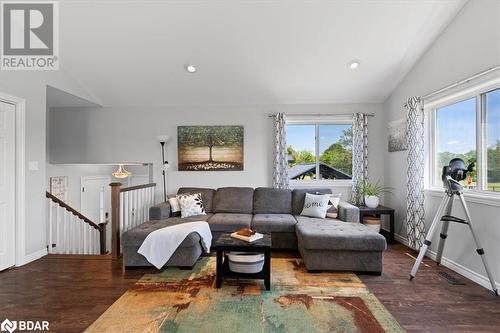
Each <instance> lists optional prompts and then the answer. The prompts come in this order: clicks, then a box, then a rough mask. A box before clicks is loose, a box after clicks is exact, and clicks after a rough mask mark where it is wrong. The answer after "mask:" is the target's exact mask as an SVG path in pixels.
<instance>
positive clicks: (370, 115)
mask: <svg viewBox="0 0 500 333" xmlns="http://www.w3.org/2000/svg"><path fill="white" fill-rule="evenodd" d="M363 114H364V115H365V116H368V117H375V113H374V112H370V113H363ZM286 115H287V116H292V117H330V116H339V117H351V116H352V113H347V114H338V113H286ZM267 116H268V117H274V116H276V113H269V114H268V115H267Z"/></svg>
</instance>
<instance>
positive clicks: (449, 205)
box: [410, 189, 498, 296]
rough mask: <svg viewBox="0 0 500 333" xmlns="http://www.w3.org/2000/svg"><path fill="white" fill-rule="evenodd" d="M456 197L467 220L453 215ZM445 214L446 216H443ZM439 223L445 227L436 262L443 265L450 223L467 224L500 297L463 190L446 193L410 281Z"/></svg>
mask: <svg viewBox="0 0 500 333" xmlns="http://www.w3.org/2000/svg"><path fill="white" fill-rule="evenodd" d="M455 196H458V198H459V199H460V203H461V204H462V208H463V210H464V212H465V219H461V218H458V217H455V216H452V215H451V212H452V209H453V202H454V199H455ZM443 212H444V214H443ZM439 222H443V225H442V227H441V233H440V234H439V236H440V239H439V244H438V250H437V255H436V262H437V264H438V265H439V264H440V263H441V258H442V255H443V249H444V243H445V241H446V237H448V234H447V233H448V226H449V224H450V222H456V223H461V224H466V225H467V226H469V230H470V232H471V234H472V238H474V242H475V243H476V252H477V253H478V254H479V255H480V256H481V260H482V261H483V265H484V268H485V269H486V274H487V275H488V278H489V280H490V283H491V288H492V289H493V292H494V293H495V294H496V295H497V296H498V289H497V287H496V284H495V278H494V276H493V273H492V271H491V269H490V266H489V264H488V261H487V260H486V254H485V252H484V250H483V248H482V246H481V244H480V242H479V238H478V237H477V235H476V233H475V232H474V228H473V227H472V222H471V218H470V213H469V209H468V208H467V204H466V202H465V199H464V196H463V193H462V191H461V190H452V189H448V190H447V191H446V195H445V196H444V198H443V200H442V201H441V204H440V205H439V208H438V210H437V212H436V216H435V217H434V220H433V221H432V224H431V226H430V228H429V231H428V232H427V236H426V237H425V240H424V244H423V245H422V247H421V248H420V252H419V254H418V257H417V260H416V261H415V264H414V265H413V268H412V270H411V273H410V280H412V279H413V278H414V277H415V276H416V274H417V271H418V268H419V266H420V264H421V263H422V259H424V256H425V253H426V252H427V249H428V248H429V246H430V245H431V239H432V236H433V235H434V232H435V231H436V228H437V226H438V224H439Z"/></svg>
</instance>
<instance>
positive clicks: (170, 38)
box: [59, 0, 465, 106]
mask: <svg viewBox="0 0 500 333" xmlns="http://www.w3.org/2000/svg"><path fill="white" fill-rule="evenodd" d="M464 2H465V0H394V1H387V0H366V1H361V0H351V1H342V0H339V1H327V0H323V1H293V0H286V1H285V0H283V1H272V0H270V1H260V0H256V1H236V0H224V1H217V0H214V1H151V0H149V1H148V0H145V1H139V0H137V1H111V0H101V1H76V0H75V1H72V0H69V1H61V2H60V14H59V16H60V27H59V31H60V60H61V66H62V68H64V69H65V70H66V71H68V72H70V73H71V75H73V76H75V77H77V78H78V79H79V80H80V81H81V82H82V84H84V85H85V86H86V87H87V88H88V89H89V90H90V91H92V92H93V93H94V94H95V95H97V96H98V97H99V98H100V99H101V100H102V103H103V105H109V106H138V105H143V106H161V105H185V104H201V105H203V104H211V105H214V104H215V105H218V104H221V105H222V104H288V103H343V102H382V101H384V100H385V99H386V98H387V97H388V95H389V94H390V93H391V92H392V90H393V89H394V88H395V87H396V86H397V84H398V83H399V82H400V81H401V79H402V78H403V77H404V75H405V74H406V73H407V72H408V71H409V70H410V69H411V67H412V66H413V64H414V63H415V62H416V61H417V59H418V58H419V57H420V56H421V55H422V54H423V52H425V50H426V49H427V48H428V47H429V46H430V45H431V44H432V42H433V41H434V40H435V39H436V38H437V36H438V35H439V34H440V32H441V31H442V30H443V29H444V28H445V27H446V26H447V25H448V24H449V23H450V21H451V20H452V19H453V18H454V17H455V15H456V14H457V13H458V11H459V10H460V9H461V7H462V6H463V5H464ZM353 59H359V60H360V62H361V66H360V67H359V68H358V69H356V70H350V69H348V67H347V63H348V62H349V61H351V60H353ZM186 64H194V65H195V66H196V67H197V69H198V71H197V72H196V73H194V74H190V73H188V72H186V71H185V69H184V66H185V65H186Z"/></svg>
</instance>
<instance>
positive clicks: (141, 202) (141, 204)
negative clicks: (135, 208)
mask: <svg viewBox="0 0 500 333" xmlns="http://www.w3.org/2000/svg"><path fill="white" fill-rule="evenodd" d="M137 195H138V197H139V199H138V201H139V215H138V218H137V225H139V224H141V223H142V222H143V221H144V220H143V219H144V191H143V190H142V188H141V189H139V191H138V193H137Z"/></svg>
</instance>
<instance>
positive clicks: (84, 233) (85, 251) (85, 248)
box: [82, 223, 90, 254]
mask: <svg viewBox="0 0 500 333" xmlns="http://www.w3.org/2000/svg"><path fill="white" fill-rule="evenodd" d="M87 227H90V224H87V223H83V224H82V228H83V231H82V233H83V247H82V252H83V254H88V251H87V242H88V240H87V230H88V228H87Z"/></svg>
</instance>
